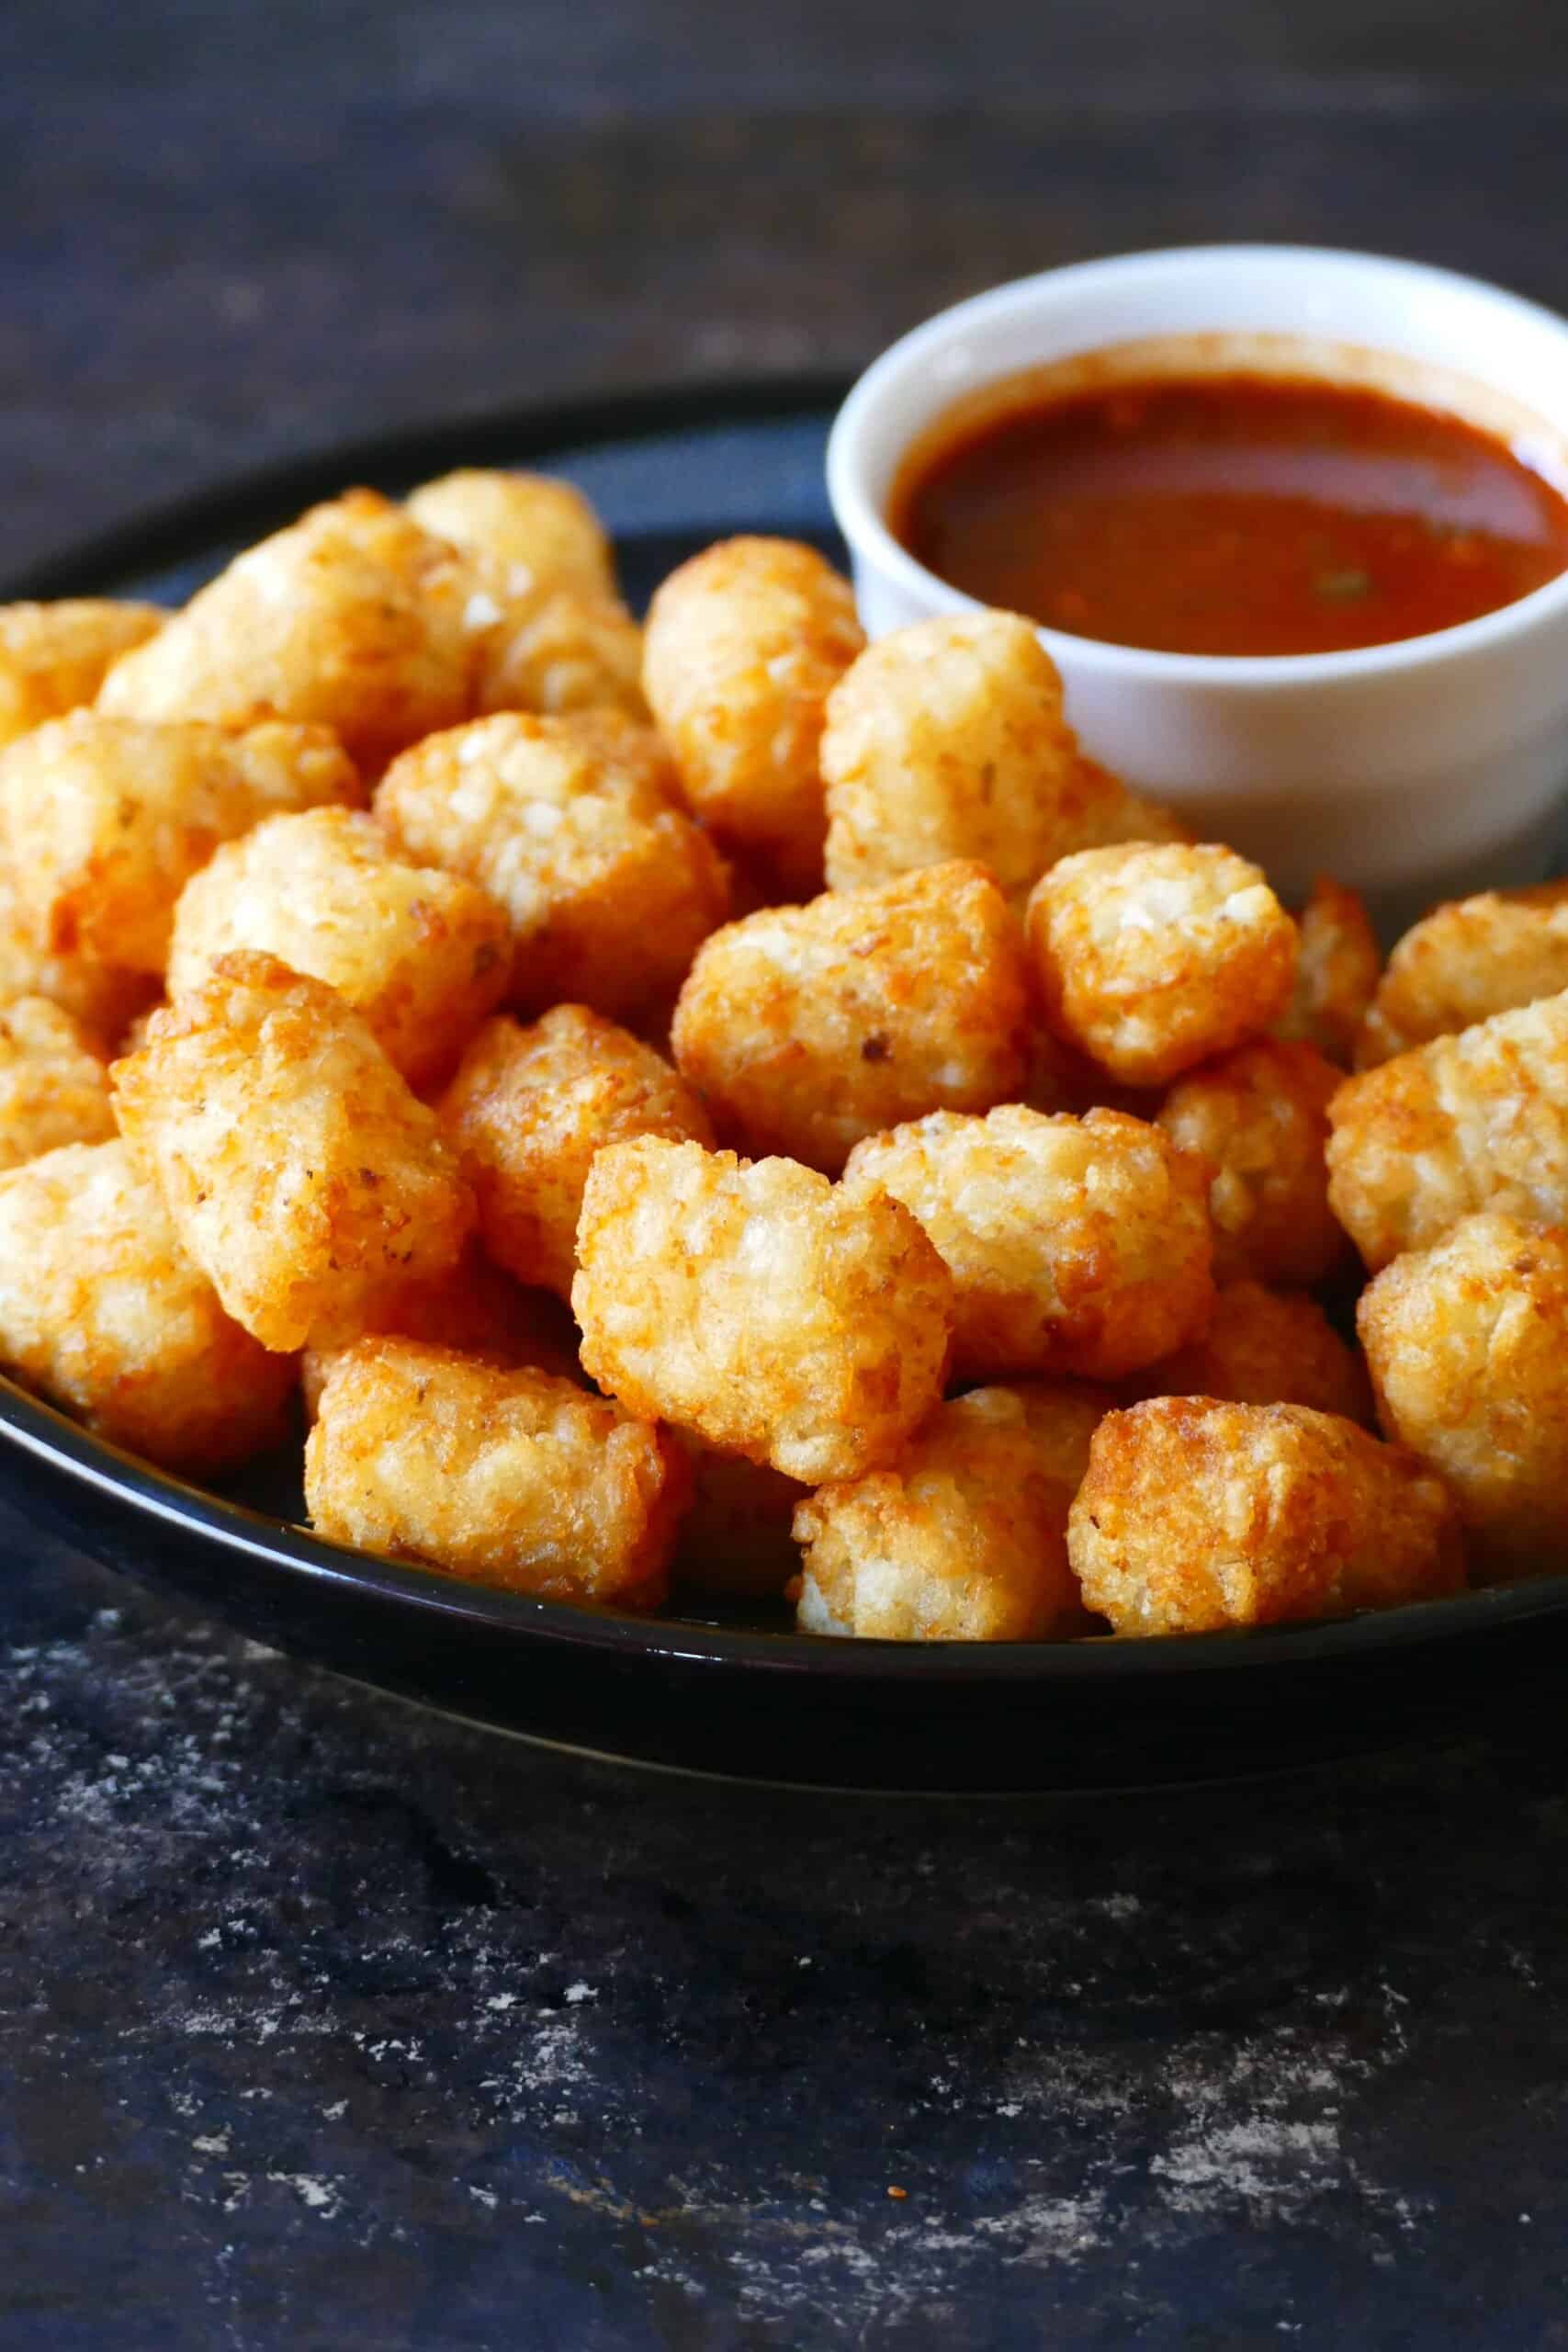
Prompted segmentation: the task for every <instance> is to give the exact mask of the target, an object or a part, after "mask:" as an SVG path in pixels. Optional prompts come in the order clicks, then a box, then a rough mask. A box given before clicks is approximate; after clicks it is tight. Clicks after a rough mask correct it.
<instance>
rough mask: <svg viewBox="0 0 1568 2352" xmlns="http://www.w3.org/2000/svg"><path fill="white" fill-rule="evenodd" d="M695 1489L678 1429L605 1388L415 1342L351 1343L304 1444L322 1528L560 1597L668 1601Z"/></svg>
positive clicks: (646, 1603)
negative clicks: (600, 1392) (672, 1431)
mask: <svg viewBox="0 0 1568 2352" xmlns="http://www.w3.org/2000/svg"><path fill="white" fill-rule="evenodd" d="M690 1490H691V1474H690V1471H689V1470H688V1468H687V1466H686V1461H685V1457H684V1455H683V1454H682V1452H681V1450H680V1448H679V1447H678V1446H677V1445H676V1444H675V1443H674V1442H673V1441H672V1440H671V1437H670V1435H669V1433H668V1432H667V1431H665V1430H660V1429H657V1428H655V1427H654V1426H653V1425H652V1424H651V1423H649V1422H648V1421H639V1420H635V1419H632V1418H631V1416H630V1415H628V1414H626V1413H624V1412H622V1410H621V1408H620V1407H619V1406H618V1405H614V1404H611V1403H610V1402H609V1401H608V1399H606V1398H605V1397H592V1396H590V1395H589V1394H588V1393H587V1391H586V1390H584V1389H581V1388H579V1387H577V1386H575V1385H574V1384H573V1383H572V1382H571V1381H570V1380H554V1379H552V1378H551V1377H550V1375H549V1374H548V1373H545V1372H535V1371H532V1370H530V1369H527V1368H515V1369H508V1368H506V1367H505V1366H503V1365H500V1364H493V1363H485V1362H483V1361H482V1360H481V1359H480V1358H479V1357H476V1356H466V1355H463V1354H461V1353H459V1352H458V1351H457V1349H455V1348H436V1347H429V1346H426V1345H423V1344H421V1343H420V1342H418V1341H416V1340H388V1339H381V1340H360V1341H359V1342H358V1343H357V1344H356V1345H355V1346H354V1347H352V1348H349V1349H347V1350H345V1351H344V1353H343V1354H342V1355H341V1356H340V1357H339V1358H338V1360H337V1362H336V1363H334V1364H333V1369H332V1373H331V1374H330V1376H329V1378H328V1380H327V1383H326V1385H325V1387H324V1388H323V1389H322V1391H321V1397H320V1401H319V1403H318V1406H317V1411H316V1425H315V1427H314V1429H313V1430H311V1431H310V1437H309V1439H308V1440H307V1442H306V1445H305V1501H306V1505H307V1508H308V1509H309V1510H310V1524H311V1525H312V1526H313V1527H314V1528H315V1530H316V1531H317V1532H318V1534H321V1535H325V1536H327V1537H328V1538H330V1540H331V1541H332V1542H333V1543H335V1544H352V1545H353V1546H354V1548H355V1550H356V1551H360V1552H381V1553H385V1554H388V1555H390V1556H391V1557H392V1558H393V1559H400V1560H417V1561H419V1562H420V1563H422V1565H423V1566H426V1567H432V1568H439V1569H441V1570H443V1571H444V1572H445V1574H446V1575H447V1576H452V1577H462V1578H464V1579H465V1580H466V1581H468V1582H469V1583H473V1584H488V1585H499V1586H501V1587H502V1589H504V1590H506V1591H509V1592H526V1593H532V1594H535V1595H536V1596H538V1597H540V1598H543V1599H548V1600H570V1601H595V1602H600V1603H605V1604H608V1603H614V1604H615V1605H616V1606H618V1607H621V1608H625V1609H644V1608H651V1607H653V1606H654V1605H655V1604H656V1603H657V1602H659V1601H660V1600H662V1599H663V1598H664V1593H665V1589H666V1585H667V1581H668V1577H667V1571H668V1568H669V1563H670V1555H671V1552H672V1551H673V1549H674V1545H675V1533H676V1528H677V1525H678V1522H679V1520H680V1515H681V1512H682V1509H683V1507H684V1505H685V1502H686V1498H687V1497H688V1495H689V1493H690Z"/></svg>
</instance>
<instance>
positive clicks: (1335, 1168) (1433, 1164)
mask: <svg viewBox="0 0 1568 2352" xmlns="http://www.w3.org/2000/svg"><path fill="white" fill-rule="evenodd" d="M1328 1121H1329V1126H1330V1129H1331V1133H1330V1136H1329V1142H1328V1198H1329V1204H1330V1205H1331V1206H1332V1208H1333V1210H1334V1214H1335V1216H1337V1218H1338V1219H1339V1222H1340V1224H1341V1225H1342V1226H1343V1227H1345V1229H1346V1231H1347V1232H1348V1234H1349V1236H1350V1238H1351V1239H1352V1241H1354V1243H1355V1245H1356V1247H1357V1249H1358V1250H1359V1251H1360V1253H1361V1256H1362V1258H1363V1259H1364V1261H1366V1264H1367V1266H1368V1267H1369V1269H1370V1270H1371V1272H1373V1273H1376V1272H1377V1271H1378V1269H1379V1267H1381V1266H1386V1265H1387V1263H1388V1261H1389V1260H1390V1259H1391V1258H1396V1257H1398V1255H1399V1253H1400V1251H1401V1250H1424V1249H1426V1248H1427V1247H1428V1245H1429V1244H1430V1243H1432V1242H1434V1241H1440V1240H1441V1238H1442V1237H1443V1235H1444V1234H1445V1233H1447V1232H1449V1231H1450V1229H1451V1227H1454V1226H1456V1225H1457V1224H1458V1223H1459V1221H1460V1219H1461V1217H1463V1216H1470V1215H1471V1214H1472V1212H1473V1211H1474V1210H1476V1209H1496V1210H1498V1211H1499V1212H1500V1213H1501V1214H1502V1215H1504V1216H1518V1217H1523V1218H1524V1219H1525V1221H1526V1222H1527V1223H1531V1222H1534V1223H1540V1224H1542V1225H1564V1224H1568V991H1564V993H1563V994H1562V995H1561V996H1552V997H1543V998H1541V999H1540V1001H1538V1002H1536V1003H1534V1004H1525V1005H1519V1006H1517V1007H1516V1008H1515V1010H1514V1011H1513V1012H1497V1013H1494V1014H1493V1016H1492V1018H1491V1020H1490V1021H1480V1022H1477V1023H1476V1024H1475V1026H1474V1027H1473V1028H1472V1029H1464V1030H1461V1032H1460V1034H1459V1035H1458V1036H1456V1037H1434V1038H1433V1039H1432V1041H1431V1043H1430V1044H1429V1045H1426V1046H1417V1047H1416V1049H1415V1050H1414V1051H1413V1052H1411V1053H1408V1054H1401V1055H1399V1056H1398V1057H1396V1058H1395V1059H1394V1060H1393V1061H1390V1062H1384V1063H1382V1065H1381V1067H1380V1068H1378V1069H1371V1070H1367V1071H1366V1072H1364V1073H1363V1075H1362V1076H1360V1077H1359V1078H1350V1079H1347V1080H1345V1082H1344V1084H1343V1085H1342V1086H1341V1087H1340V1089H1339V1091H1338V1092H1337V1094H1336V1095H1335V1097H1334V1100H1333V1101H1332V1102H1331V1103H1330V1104H1329V1106H1328Z"/></svg>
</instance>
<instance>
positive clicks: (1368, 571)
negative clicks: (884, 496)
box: [889, 374, 1568, 654]
mask: <svg viewBox="0 0 1568 2352" xmlns="http://www.w3.org/2000/svg"><path fill="white" fill-rule="evenodd" d="M940 430H941V428H940V426H939V427H938V435H940ZM889 520H890V522H891V526H892V529H893V532H894V536H895V537H897V539H898V540H899V541H900V542H901V543H902V545H903V546H904V547H906V548H908V550H909V552H910V554H911V555H913V556H916V557H917V558H918V559H919V561H920V562H922V563H923V564H925V565H926V566H927V567H928V569H929V570H931V571H934V572H936V573H937V574H938V575H939V576H940V577H941V578H942V579H943V580H947V581H950V582H952V583H953V586H954V587H957V588H962V589H964V590H965V591H966V592H967V593H968V594H970V595H972V596H975V597H977V598H978V599H979V600H980V602H981V603H983V604H987V605H1003V606H1005V607H1007V608H1008V609H1009V610H1010V611H1012V612H1018V613H1023V614H1026V615H1027V616H1029V617H1030V618H1031V619H1032V620H1037V621H1043V622H1044V623H1045V624H1046V626H1047V627H1048V628H1059V629H1065V630H1068V631H1070V632H1071V633H1072V634H1073V635H1075V636H1077V637H1093V638H1100V639H1106V640H1108V641H1109V642H1110V643H1111V644H1114V645H1135V646H1143V647H1146V648H1148V649H1150V650H1155V651H1160V652H1168V653H1219V654H1280V653H1284V654H1292V653H1333V652H1339V651H1343V650H1346V649H1347V648H1349V647H1353V646H1363V645H1386V644H1389V643H1391V642H1393V640H1394V639H1399V638H1408V637H1421V636H1425V635H1426V634H1427V631H1429V630H1432V629H1440V628H1453V627H1455V626H1456V625H1457V624H1458V623H1459V622H1461V621H1468V620H1473V619H1474V618H1475V617H1476V616H1477V615H1478V614H1481V613H1488V612H1492V611H1493V610H1495V607H1496V606H1497V605H1507V604H1512V603H1513V601H1514V600H1515V598H1516V597H1518V596H1524V595H1528V594H1529V592H1530V590H1531V589H1533V588H1539V587H1540V586H1541V584H1542V583H1543V582H1546V581H1548V580H1551V579H1552V578H1554V577H1555V576H1556V574H1557V573H1558V572H1560V571H1564V570H1568V501H1565V500H1564V499H1563V497H1562V494H1561V493H1560V492H1558V491H1557V490H1555V489H1554V488H1553V487H1552V486H1551V483H1550V482H1548V481H1546V480H1545V479H1544V478H1543V477H1542V476H1541V475H1540V474H1538V473H1536V472H1534V471H1533V470H1532V469H1530V468H1529V466H1528V465H1526V464H1525V463H1524V462H1523V461H1522V460H1521V459H1520V458H1517V457H1516V456H1515V455H1514V454H1513V452H1512V451H1511V450H1510V449H1509V448H1508V447H1506V444H1505V443H1503V442H1502V441H1500V440H1495V439H1494V438H1493V437H1492V435H1489V434H1486V433H1483V432H1482V431H1480V430H1479V429H1478V428H1477V427H1475V426H1473V425H1471V424H1465V423H1464V422H1463V421H1462V420H1461V419H1460V418H1458V417H1455V416H1451V415H1444V414H1442V413H1439V412H1438V411H1437V410H1435V409H1426V408H1421V407H1417V406H1416V405H1415V404H1414V403H1413V402H1410V401H1403V400H1397V399H1394V398H1393V397H1392V396H1391V395H1389V394H1387V393H1384V392H1381V391H1375V390H1365V389H1362V388H1360V387H1351V386H1347V385H1339V384H1335V383H1330V382H1328V381H1325V380H1323V379H1312V378H1309V377H1301V378H1293V377H1283V378H1281V377H1270V376H1259V375H1240V374H1237V375H1220V376H1193V377H1186V378H1183V377H1174V378H1151V379H1147V380H1139V381H1133V382H1124V383H1119V384H1112V385H1105V386H1100V387H1098V388H1097V389H1095V390H1092V391H1081V390H1080V391H1075V392H1070V393H1067V394H1066V395H1065V396H1063V397H1061V398H1058V399H1055V400H1054V399H1052V398H1051V397H1050V395H1049V394H1048V393H1047V394H1046V395H1045V396H1043V398H1041V399H1039V400H1037V401H1036V404H1035V405H1034V406H1032V407H1029V408H1014V409H1010V410H1008V411H1005V412H1003V413H1000V414H999V415H994V416H992V417H991V418H990V419H989V420H987V421H986V422H984V423H981V424H977V425H973V426H971V427H970V428H969V429H968V430H967V431H964V432H962V433H960V434H959V435H957V436H956V437H955V438H954V439H953V440H951V441H949V442H947V443H945V444H943V443H942V441H941V440H940V438H939V439H938V440H937V442H936V446H935V449H934V454H932V453H931V448H930V446H929V445H928V447H927V449H926V450H925V451H924V452H923V453H922V452H921V451H919V450H917V452H916V453H915V455H914V457H913V458H912V459H911V460H910V461H909V462H908V465H907V467H906V471H905V474H904V476H903V477H901V478H900V480H899V481H898V482H897V484H896V486H895V490H894V494H893V500H892V508H891V514H890V517H889Z"/></svg>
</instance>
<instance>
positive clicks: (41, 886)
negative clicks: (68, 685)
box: [0, 710, 363, 973]
mask: <svg viewBox="0 0 1568 2352" xmlns="http://www.w3.org/2000/svg"><path fill="white" fill-rule="evenodd" d="M361 797H363V796H362V794H361V790H360V784H359V777H358V775H357V774H356V772H355V767H354V764H353V762H352V761H351V760H349V759H348V757H347V756H346V754H345V753H344V749H343V746H342V745H341V744H340V743H339V741H338V740H337V738H336V737H335V736H334V735H333V734H332V733H330V732H329V730H328V729H325V728H323V727H296V726H291V725H287V724H283V723H271V724H267V725H264V726H259V727H253V728H250V729H247V730H246V731H245V732H244V733H243V734H239V733H233V732H231V731H230V730H228V729H224V728H221V727H209V726H208V725H206V724H205V723H202V722H199V721H192V722H189V723H187V724H186V725H183V726H167V727H162V726H153V725H143V724H142V723H141V722H140V721H139V720H136V719H130V718H104V717H103V716H102V715H101V713H99V712H97V711H92V710H78V711H73V712H72V713H71V714H70V715H69V716H68V717H67V718H55V719H51V721H50V722H49V724H48V725H47V726H45V727H39V728H37V729H34V731H33V733H32V734H30V735H24V736H23V737H22V739H21V741H19V742H17V743H13V744H12V745H11V746H10V748H9V750H8V751H6V752H4V753H0V849H3V851H4V854H5V857H6V862H7V864H8V866H9V869H10V874H11V880H12V885H13V888H14V890H15V893H16V903H17V907H18V909H20V910H23V912H24V914H25V919H26V920H27V922H28V924H29V925H30V927H31V931H32V935H33V939H34V941H35V943H36V944H37V945H38V946H39V947H40V948H42V949H44V950H45V951H46V952H48V953H51V954H63V955H77V954H81V955H86V956H96V957H97V958H99V959H100V960H102V961H104V962H113V963H116V964H119V965H122V966H126V967H130V968H132V969H134V970H137V971H141V972H152V973H155V972H161V971H162V970H163V969H164V964H165V962H166V961H167V959H168V953H169V931H170V926H171V924H172V922H173V921H174V911H175V900H176V899H178V897H179V895H180V891H181V890H182V888H184V886H185V884H186V882H187V881H188V880H189V878H190V876H192V875H193V874H195V873H197V872H198V871H199V869H200V868H201V867H202V866H203V865H206V863H207V861H208V859H209V857H210V856H211V855H212V853H213V851H214V850H215V849H217V848H218V846H219V844H220V842H225V841H231V840H232V839H233V838H234V837H235V836H236V835H237V834H240V833H244V832H248V831H249V830H250V828H251V827H252V826H253V825H254V824H255V823H256V821H257V820H258V819H259V818H262V817H265V816H270V815H272V814H273V813H274V812H275V811H276V810H279V809H314V808H319V807H321V806H322V805H323V804H325V803H328V802H333V801H356V800H358V799H360V798H361Z"/></svg>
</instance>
